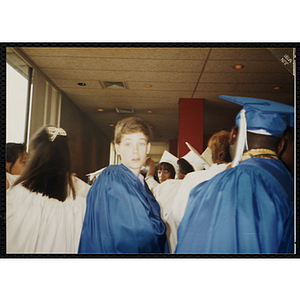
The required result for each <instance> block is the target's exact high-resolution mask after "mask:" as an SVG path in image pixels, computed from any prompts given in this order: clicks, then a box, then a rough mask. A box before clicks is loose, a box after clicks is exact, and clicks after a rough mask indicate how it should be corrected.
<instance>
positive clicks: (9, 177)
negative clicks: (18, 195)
mask: <svg viewBox="0 0 300 300" xmlns="http://www.w3.org/2000/svg"><path fill="white" fill-rule="evenodd" d="M19 176H20V175H12V174H10V173H8V172H6V179H7V181H8V184H9V187H11V186H12V185H13V184H14V182H15V181H16V180H17V179H18V178H19Z"/></svg>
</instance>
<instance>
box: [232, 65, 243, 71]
mask: <svg viewBox="0 0 300 300" xmlns="http://www.w3.org/2000/svg"><path fill="white" fill-rule="evenodd" d="M233 68H234V69H236V70H240V69H243V68H244V66H243V65H235V66H233Z"/></svg>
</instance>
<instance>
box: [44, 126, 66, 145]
mask: <svg viewBox="0 0 300 300" xmlns="http://www.w3.org/2000/svg"><path fill="white" fill-rule="evenodd" d="M46 131H47V133H48V134H49V135H50V136H49V140H50V141H51V142H53V141H54V140H55V139H56V137H57V136H58V135H63V136H66V135H67V133H66V132H65V130H64V129H62V128H57V127H46Z"/></svg>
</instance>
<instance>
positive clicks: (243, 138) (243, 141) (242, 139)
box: [232, 109, 248, 167]
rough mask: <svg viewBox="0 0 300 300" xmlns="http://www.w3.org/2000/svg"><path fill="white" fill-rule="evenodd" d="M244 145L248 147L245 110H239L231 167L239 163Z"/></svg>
mask: <svg viewBox="0 0 300 300" xmlns="http://www.w3.org/2000/svg"><path fill="white" fill-rule="evenodd" d="M245 147H246V148H248V145H247V120H246V110H245V109H242V110H241V118H240V124H239V134H238V140H237V146H236V153H235V157H234V159H233V163H232V167H235V166H237V165H238V164H239V162H240V160H241V158H242V155H243V152H244V150H245Z"/></svg>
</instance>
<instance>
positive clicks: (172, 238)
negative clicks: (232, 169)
mask: <svg viewBox="0 0 300 300" xmlns="http://www.w3.org/2000/svg"><path fill="white" fill-rule="evenodd" d="M227 166H228V164H219V165H217V164H213V165H212V166H211V167H210V168H209V169H208V170H201V171H195V172H191V173H188V174H187V175H186V176H185V177H184V179H183V180H181V181H182V183H181V185H180V188H179V189H178V190H177V191H176V192H177V193H176V196H175V197H174V199H173V202H172V208H171V209H170V212H169V214H168V215H167V216H166V218H165V220H164V221H165V223H166V225H167V236H168V241H169V250H170V253H174V251H175V248H176V245H177V229H178V226H179V224H180V222H181V219H182V217H183V215H184V212H185V208H186V205H187V202H188V199H189V194H190V191H191V190H192V189H193V188H194V187H195V186H196V185H198V184H199V183H201V182H204V181H206V180H209V179H211V178H212V177H213V176H215V175H216V174H218V173H220V172H222V171H224V170H225V169H226V168H227Z"/></svg>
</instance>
